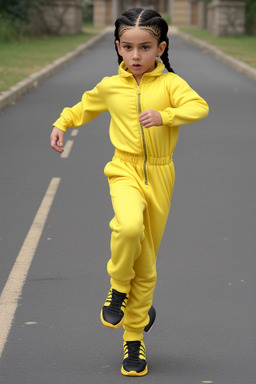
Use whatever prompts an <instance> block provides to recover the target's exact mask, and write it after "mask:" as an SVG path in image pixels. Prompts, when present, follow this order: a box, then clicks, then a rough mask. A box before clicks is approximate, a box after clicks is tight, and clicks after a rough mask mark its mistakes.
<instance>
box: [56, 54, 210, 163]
mask: <svg viewBox="0 0 256 384" xmlns="http://www.w3.org/2000/svg"><path fill="white" fill-rule="evenodd" d="M156 64H157V65H156V68H155V69H154V70H153V71H152V72H149V73H145V74H144V75H143V76H142V79H141V82H140V85H138V84H137V83H136V81H135V79H134V77H133V75H132V73H131V72H129V71H128V70H127V68H126V66H125V64H124V62H122V63H121V64H120V66H119V71H118V75H114V76H111V77H104V78H103V79H102V80H101V82H100V83H98V84H97V85H96V86H95V88H94V89H92V90H90V91H87V92H85V93H84V94H83V96H82V100H81V101H80V102H79V103H78V104H76V105H75V106H73V107H72V108H64V109H63V111H62V113H61V116H60V118H59V119H58V120H57V121H56V122H55V123H54V124H53V125H54V126H56V127H57V128H59V129H61V130H63V131H66V130H67V128H72V127H78V126H81V125H83V124H86V123H88V122H89V121H91V120H92V119H94V118H95V117H97V116H98V115H99V114H100V113H101V112H104V111H107V110H108V111H109V113H110V115H111V122H110V140H111V142H112V144H113V145H114V146H115V147H116V148H117V149H119V150H120V151H123V152H128V153H131V154H136V155H145V152H146V151H147V155H148V156H152V157H166V156H171V155H172V153H173V150H174V148H175V145H176V143H177V140H178V132H179V125H181V124H189V123H193V122H195V121H198V120H200V119H203V118H204V117H206V116H207V114H208V105H207V103H206V102H205V101H204V100H203V99H202V98H201V97H200V96H199V95H198V94H197V93H196V92H195V91H194V90H193V89H192V88H190V86H189V85H188V84H187V83H186V82H185V81H184V80H183V79H182V78H180V77H179V76H178V75H176V74H174V73H170V72H168V73H163V70H164V68H165V67H164V64H163V63H162V62H160V61H158V60H157V61H156ZM147 109H152V110H155V111H158V112H160V114H161V117H162V123H163V125H161V126H157V127H151V128H144V127H142V126H141V124H140V122H139V114H140V113H141V112H143V111H145V110H147Z"/></svg>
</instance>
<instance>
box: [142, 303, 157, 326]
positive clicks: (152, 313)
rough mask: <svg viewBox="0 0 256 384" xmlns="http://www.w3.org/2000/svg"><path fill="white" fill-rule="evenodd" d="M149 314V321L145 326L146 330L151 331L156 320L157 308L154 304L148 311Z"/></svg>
mask: <svg viewBox="0 0 256 384" xmlns="http://www.w3.org/2000/svg"><path fill="white" fill-rule="evenodd" d="M148 315H149V323H148V325H146V327H145V328H144V332H149V331H150V330H151V329H152V327H153V324H154V322H155V319H156V310H155V307H153V305H152V306H151V307H150V310H149V311H148Z"/></svg>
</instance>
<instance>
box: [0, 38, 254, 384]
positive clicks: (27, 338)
mask: <svg viewBox="0 0 256 384" xmlns="http://www.w3.org/2000/svg"><path fill="white" fill-rule="evenodd" d="M170 56H171V62H172V65H173V67H174V69H175V71H176V72H177V73H178V74H179V75H181V76H182V77H183V78H185V79H186V80H187V81H188V82H189V83H190V84H191V86H192V87H194V88H195V89H196V90H197V91H198V92H199V94H200V95H201V96H202V97H204V98H205V99H206V100H207V101H208V103H209V106H210V115H209V117H208V118H207V119H205V120H203V121H202V122H199V123H197V124H194V125H191V126H183V127H181V128H180V138H179V142H178V146H177V148H176V151H175V157H174V161H175V165H176V185H175V189H174V195H173V199H172V207H171V211H170V216H169V220H168V223H167V227H166V232H165V236H164V239H163V242H162V244H161V247H160V252H159V258H158V283H157V288H156V292H155V296H154V303H155V307H156V309H157V321H156V324H155V327H154V329H153V330H152V332H151V333H150V334H149V335H146V336H145V344H146V346H147V360H148V365H149V374H148V375H147V376H145V377H143V378H140V379H137V378H125V377H123V376H122V375H121V373H120V367H121V362H122V331H121V330H116V331H112V330H110V329H107V328H105V327H104V326H103V325H102V324H101V322H100V318H99V313H100V309H101V306H102V305H103V303H104V301H105V297H106V294H107V292H108V289H109V278H108V275H107V272H106V263H107V261H108V258H109V255H110V252H109V238H110V229H109V227H108V223H109V221H110V219H111V218H112V208H111V204H110V198H109V193H108V185H107V180H106V178H105V177H104V175H103V169H104V165H105V164H106V163H107V161H109V160H110V159H111V157H112V154H113V148H112V146H111V144H110V143H109V141H108V123H109V116H108V114H103V115H101V116H99V117H98V118H97V119H96V120H94V121H93V122H91V123H90V124H88V125H87V127H81V128H79V130H78V131H74V132H73V133H72V131H69V132H68V133H67V135H66V136H67V137H66V140H67V141H69V142H70V143H71V144H70V145H72V148H71V151H70V153H69V156H68V157H67V158H62V157H60V156H59V155H58V154H57V153H55V152H54V151H52V149H51V148H50V146H49V136H50V131H51V124H52V122H53V121H55V119H56V118H57V116H58V115H59V112H60V111H61V109H62V107H63V106H65V105H73V104H74V103H76V102H77V101H79V100H80V96H81V95H82V93H83V91H85V90H86V89H90V88H92V87H93V86H94V85H95V84H96V83H97V82H98V81H99V80H100V79H101V78H102V77H103V76H106V75H112V74H115V73H116V71H117V63H116V55H115V52H114V49H113V39H112V36H111V35H109V36H107V37H106V39H104V40H103V41H102V42H100V43H99V44H97V46H95V47H94V48H93V49H91V50H90V51H88V52H86V53H85V54H84V55H82V56H81V57H79V58H78V59H77V60H76V61H75V62H73V63H72V64H71V65H69V66H68V67H66V68H64V69H63V70H61V71H60V72H58V73H57V74H56V75H54V76H53V77H52V78H50V79H48V80H47V81H45V82H44V83H43V84H41V85H40V86H39V87H38V88H35V89H34V90H33V91H32V92H30V93H29V94H27V95H25V96H24V97H23V98H22V99H21V100H20V101H19V102H17V104H16V105H13V106H11V107H10V108H8V109H7V110H5V112H4V113H3V114H2V115H0V164H1V167H0V182H1V188H0V211H1V215H0V247H1V248H0V253H1V254H0V262H1V264H0V265H1V267H0V292H2V294H1V299H0V303H1V305H0V311H1V313H0V338H1V339H2V350H0V352H1V354H2V356H1V361H0V381H1V384H46V383H47V384H53V383H54V384H80V383H86V384H87V383H88V384H93V383H95V384H96V383H97V384H98V383H114V384H116V383H118V384H119V383H124V382H127V381H130V382H132V383H133V382H135V381H137V380H139V381H140V382H145V383H147V384H150V383H154V384H155V383H156V382H158V383H164V384H165V383H173V384H199V383H214V384H255V383H256V364H255V361H256V307H255V293H256V279H255V271H256V257H255V256H256V236H255V228H256V225H255V217H256V215H255V214H256V199H255V190H256V177H255V164H256V151H255V141H256V129H255V107H256V104H255V100H256V84H255V83H254V82H252V81H251V80H249V79H248V78H246V77H245V76H243V75H240V74H239V73H237V72H235V71H234V70H233V69H230V68H229V67H227V66H226V65H225V64H222V63H221V62H219V61H217V60H215V59H214V58H213V57H212V56H210V55H208V54H206V53H204V52H202V51H199V50H198V49H196V48H195V47H192V46H190V45H188V44H187V43H184V42H183V41H181V40H179V39H178V38H177V37H172V38H171V51H170ZM71 134H72V135H73V136H72V135H71ZM67 152H68V151H66V153H67ZM40 205H41V208H40V209H39V207H40ZM34 219H35V220H34ZM25 239H26V240H25ZM18 255H19V257H20V258H21V260H20V262H18V261H17V257H18ZM14 266H15V267H14ZM11 271H12V273H13V275H11V277H12V278H10V277H8V276H9V273H10V272H11ZM26 271H27V272H26ZM23 282H24V287H23ZM18 284H19V287H20V288H18ZM4 287H5V290H4ZM6 287H7V288H8V287H9V288H8V289H7V288H6ZM22 287H23V290H22V294H21V295H20V298H19V301H18V306H16V303H17V299H18V297H19V289H20V290H21V289H22ZM6 292H7V293H6ZM4 293H5V294H4ZM1 300H2V301H1ZM16 307H17V308H16ZM8 322H9V326H8ZM7 336H8V339H7V342H6V343H5V342H4V338H5V337H7Z"/></svg>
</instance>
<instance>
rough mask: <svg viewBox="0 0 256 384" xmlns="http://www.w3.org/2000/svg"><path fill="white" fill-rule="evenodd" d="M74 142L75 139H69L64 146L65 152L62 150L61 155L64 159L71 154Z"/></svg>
mask: <svg viewBox="0 0 256 384" xmlns="http://www.w3.org/2000/svg"><path fill="white" fill-rule="evenodd" d="M73 144H74V141H73V140H68V141H67V142H66V144H65V146H64V152H62V154H61V155H60V157H61V158H62V159H66V158H67V157H68V156H69V154H70V151H71V149H72V147H73Z"/></svg>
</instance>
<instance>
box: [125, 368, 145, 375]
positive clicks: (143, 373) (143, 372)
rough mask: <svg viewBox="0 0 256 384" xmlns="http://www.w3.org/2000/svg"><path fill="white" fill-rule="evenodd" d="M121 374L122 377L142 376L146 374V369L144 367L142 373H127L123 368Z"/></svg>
mask: <svg viewBox="0 0 256 384" xmlns="http://www.w3.org/2000/svg"><path fill="white" fill-rule="evenodd" d="M121 373H122V375H124V376H144V375H146V374H147V373H148V367H147V366H146V368H145V369H144V371H142V372H136V371H130V372H127V371H126V370H125V369H124V368H123V367H122V368H121Z"/></svg>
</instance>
